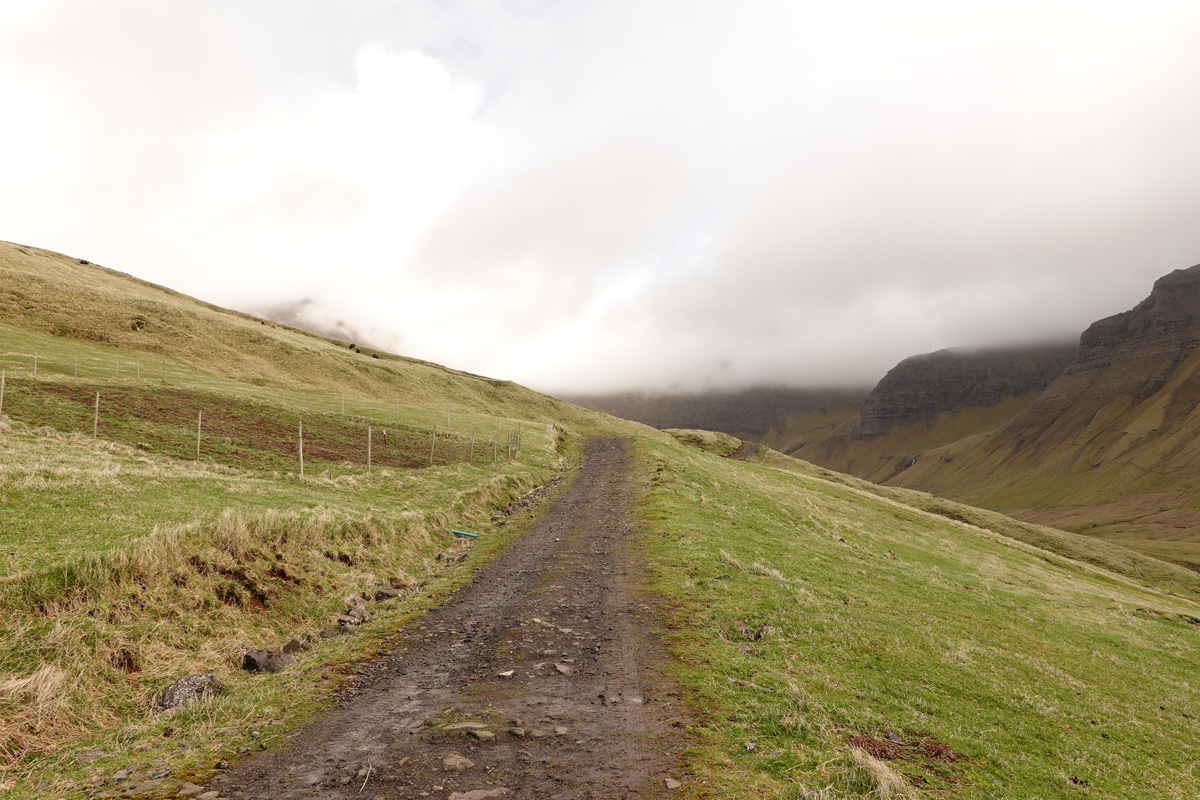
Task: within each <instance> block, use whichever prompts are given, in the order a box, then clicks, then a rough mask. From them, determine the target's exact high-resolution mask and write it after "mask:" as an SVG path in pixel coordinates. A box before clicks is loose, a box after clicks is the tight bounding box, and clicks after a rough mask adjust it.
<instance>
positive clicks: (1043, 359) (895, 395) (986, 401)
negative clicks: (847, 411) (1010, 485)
mask: <svg viewBox="0 0 1200 800" xmlns="http://www.w3.org/2000/svg"><path fill="white" fill-rule="evenodd" d="M1075 351H1076V347H1075V345H1073V344H1046V345H1039V346H1030V347H1014V348H1007V349H1003V350H1000V349H997V350H966V349H955V350H939V351H937V352H936V353H925V354H923V355H919V356H913V357H911V358H906V359H904V360H903V361H901V362H900V363H899V364H897V365H896V366H895V367H893V368H892V369H891V371H889V372H888V374H887V375H885V376H884V377H883V379H882V380H880V381H879V383H878V384H877V385H876V386H875V388H874V389H872V390H871V393H870V394H869V395H868V396H867V399H866V400H865V401H864V402H863V405H862V408H861V409H860V410H859V412H858V414H856V415H855V416H854V417H852V418H851V419H849V420H847V421H846V422H844V423H842V424H841V425H839V426H838V427H837V428H836V429H834V430H833V431H831V432H830V433H829V434H828V435H827V436H824V437H821V438H819V439H816V440H814V441H811V442H808V443H806V444H804V445H803V446H800V447H797V448H795V449H793V450H791V451H789V453H790V454H791V455H794V456H796V457H798V458H803V459H805V460H806V461H812V462H813V463H816V464H820V465H821V466H824V467H829V468H830V469H836V470H838V471H841V472H849V473H851V474H852V475H857V476H859V477H862V478H867V479H869V480H873V481H877V482H883V481H886V480H888V479H889V478H891V477H892V476H894V475H895V474H896V473H898V472H900V471H902V470H904V469H906V468H908V467H909V466H910V465H911V464H912V462H913V460H914V459H915V458H916V456H917V455H918V454H920V453H921V452H923V451H925V450H929V449H931V448H934V447H939V446H941V445H944V444H947V443H949V442H953V441H956V440H959V439H962V438H964V437H969V436H975V435H978V434H980V433H983V432H986V431H990V430H994V429H995V428H998V427H1000V426H1002V425H1004V424H1005V423H1007V422H1008V421H1009V420H1011V419H1012V418H1013V417H1015V416H1017V415H1018V414H1019V413H1021V412H1022V411H1024V410H1025V409H1026V408H1028V407H1029V406H1030V405H1031V404H1032V403H1033V402H1034V400H1036V399H1037V397H1038V396H1039V394H1040V393H1041V392H1042V390H1043V389H1045V388H1046V387H1047V386H1048V385H1049V384H1050V383H1051V382H1052V381H1053V380H1054V379H1055V378H1056V377H1058V375H1059V374H1061V373H1062V371H1063V369H1064V368H1065V367H1066V366H1067V365H1068V364H1069V363H1070V362H1071V360H1072V359H1073V358H1074V355H1075Z"/></svg>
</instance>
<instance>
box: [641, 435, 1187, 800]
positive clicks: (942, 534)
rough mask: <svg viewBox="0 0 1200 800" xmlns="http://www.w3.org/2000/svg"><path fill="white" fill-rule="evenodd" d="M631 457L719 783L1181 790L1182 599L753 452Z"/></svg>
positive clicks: (726, 791)
mask: <svg viewBox="0 0 1200 800" xmlns="http://www.w3.org/2000/svg"><path fill="white" fill-rule="evenodd" d="M641 468H642V470H643V474H644V476H646V477H647V478H648V480H649V486H648V488H647V489H646V492H645V500H646V502H645V505H643V506H642V519H643V522H644V524H645V525H646V526H647V529H648V533H647V540H646V550H647V552H648V554H649V555H650V557H651V559H652V561H653V563H654V566H655V572H656V579H655V582H654V588H655V589H656V590H657V591H658V592H660V593H661V594H662V595H664V596H665V597H667V598H668V600H669V602H670V603H671V604H672V607H673V609H674V610H673V612H672V614H671V623H672V633H671V637H670V640H671V643H672V646H673V649H674V652H675V653H676V654H677V656H678V657H679V658H678V666H677V672H678V674H679V675H680V677H681V679H682V681H683V683H684V684H685V686H686V687H687V688H688V690H689V691H690V692H691V693H692V695H693V704H694V706H695V707H696V708H697V709H702V711H700V712H699V720H698V730H699V732H700V733H701V734H702V737H701V742H702V743H701V744H700V745H699V746H698V747H697V748H695V749H694V751H693V752H692V755H691V757H692V764H693V768H694V769H695V770H696V771H697V772H698V773H699V774H700V775H702V776H703V777H704V779H706V780H707V781H708V785H709V786H712V787H716V786H720V787H722V788H721V789H720V790H719V792H718V793H717V795H716V796H721V797H738V798H740V797H814V796H828V797H865V796H871V797H906V796H936V797H1011V798H1071V797H1113V798H1118V797H1122V798H1123V797H1138V798H1159V797H1162V798H1185V797H1192V796H1194V792H1195V776H1194V774H1193V770H1194V765H1195V757H1196V754H1197V753H1200V719H1198V717H1200V715H1198V712H1200V685H1197V682H1196V669H1195V665H1196V663H1197V660H1198V659H1200V605H1198V604H1197V603H1196V602H1195V600H1194V597H1195V595H1194V594H1192V595H1191V597H1182V596H1171V595H1169V594H1167V593H1165V592H1163V591H1159V590H1156V589H1152V588H1149V587H1147V586H1143V585H1139V584H1138V583H1137V582H1135V581H1133V580H1130V579H1129V578H1127V577H1125V576H1122V575H1119V574H1117V573H1115V572H1112V571H1108V570H1102V569H1099V568H1096V567H1092V566H1090V565H1086V564H1082V563H1080V562H1078V561H1073V560H1070V559H1067V558H1063V557H1060V556H1057V555H1054V554H1051V553H1050V552H1048V551H1046V550H1041V549H1037V548H1034V547H1031V546H1029V545H1026V544H1024V543H1022V542H1019V541H1015V540H1014V539H1011V538H1009V537H1007V536H1004V535H1001V534H997V533H994V532H992V531H988V530H984V529H982V528H979V527H977V526H974V525H970V524H965V523H960V522H956V521H952V520H949V519H946V518H944V517H939V516H935V515H932V514H929V513H927V512H925V511H923V510H920V509H916V508H912V507H908V506H905V505H902V504H900V503H898V502H896V501H894V500H889V499H887V498H884V497H879V496H877V495H873V494H868V493H867V492H865V491H862V490H860V489H857V488H854V487H851V486H846V485H840V484H837V483H832V482H830V481H827V480H823V479H820V478H816V477H811V476H807V475H801V474H795V473H793V472H787V471H784V470H782V469H779V468H777V467H773V466H768V465H766V464H755V463H746V462H732V461H729V460H726V459H722V458H720V457H718V456H716V455H713V454H709V453H705V452H701V451H699V450H692V451H689V452H686V453H685V452H680V451H679V450H678V449H677V448H674V447H671V446H669V445H664V444H660V443H657V442H644V443H643V445H642V467H641ZM996 516H999V515H996ZM889 734H890V735H891V737H892V738H894V739H895V740H897V741H892V740H891V739H889ZM748 745H753V749H748ZM806 791H807V792H808V793H807V794H806V793H805V792H806Z"/></svg>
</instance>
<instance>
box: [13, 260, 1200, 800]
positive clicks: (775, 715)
mask: <svg viewBox="0 0 1200 800" xmlns="http://www.w3.org/2000/svg"><path fill="white" fill-rule="evenodd" d="M0 279H3V281H0V287H4V288H0V372H2V374H3V381H4V395H5V396H4V401H3V402H4V408H3V413H2V414H0V614H3V618H4V622H3V623H0V792H2V793H4V794H5V796H7V797H14V798H17V797H20V798H35V797H36V798H72V800H74V799H75V798H81V797H84V796H87V795H88V790H87V787H88V786H89V785H90V784H93V782H95V781H97V780H98V779H100V778H103V777H104V776H107V775H111V774H112V773H113V772H114V771H116V770H118V769H121V768H123V767H126V766H128V765H129V764H130V763H140V764H152V765H155V766H159V765H162V766H165V767H170V769H171V770H172V771H173V773H172V777H171V779H170V780H168V781H167V782H165V783H164V784H162V786H161V787H160V788H159V789H157V790H156V791H157V792H158V796H169V795H170V793H171V792H172V791H173V790H174V788H175V787H177V786H178V785H179V782H180V781H182V780H186V779H194V780H198V781H202V780H204V779H206V777H208V776H209V775H211V773H212V770H213V764H214V762H215V761H216V760H217V758H218V757H225V756H227V755H230V754H231V753H234V752H236V748H239V747H240V748H244V749H253V748H256V747H258V746H259V745H260V744H266V743H271V742H277V741H279V740H280V739H281V737H282V736H284V735H285V734H286V732H287V731H289V730H290V729H292V728H293V727H294V726H296V725H297V724H299V722H300V721H302V720H303V719H304V718H305V717H306V716H307V715H309V714H311V713H313V712H315V711H317V710H319V709H320V708H321V707H323V705H324V704H325V703H326V702H327V698H328V697H329V694H330V692H331V691H333V690H334V689H336V688H337V686H338V685H339V682H340V681H341V680H342V679H343V676H344V675H345V674H346V673H347V672H352V671H353V670H354V669H355V660H356V659H361V658H365V657H369V656H371V655H372V654H373V653H374V652H375V651H376V650H377V649H379V648H380V647H382V646H384V645H385V643H386V641H387V637H388V635H389V634H388V631H389V630H391V629H394V627H395V626H396V625H398V624H400V623H402V622H403V621H405V620H408V619H411V618H413V617H414V616H416V615H419V614H420V613H422V612H423V610H425V609H427V608H429V607H430V606H431V605H433V604H435V603H437V602H438V600H439V598H440V597H442V596H444V594H445V593H446V592H448V591H450V590H452V589H453V587H454V586H455V585H457V584H459V583H461V582H462V581H465V580H467V579H468V578H469V575H470V571H471V568H472V567H473V565H475V564H478V563H480V561H482V560H483V559H484V558H486V557H487V555H488V554H489V553H492V552H495V551H496V550H497V549H498V548H500V547H502V546H503V545H504V543H505V542H506V541H507V540H508V539H509V538H510V537H512V536H513V535H516V534H517V533H518V532H519V530H520V527H521V524H523V522H522V521H520V520H516V519H515V518H506V519H512V520H513V522H512V524H509V525H505V526H499V525H497V524H495V522H494V520H493V511H494V510H495V509H497V508H500V507H503V506H505V505H506V504H508V503H509V502H510V501H512V500H513V499H514V498H516V497H518V496H520V495H522V494H523V493H525V492H527V491H529V490H530V489H532V488H533V487H535V486H537V485H539V484H541V483H544V482H545V481H547V480H549V479H550V478H552V477H553V476H554V475H556V474H559V473H561V472H564V471H569V470H570V468H571V466H572V464H574V463H576V462H577V461H578V459H579V457H580V453H581V452H582V442H583V439H584V438H585V437H586V436H588V435H599V434H603V435H622V436H626V437H629V438H630V439H631V440H632V442H633V448H634V450H635V453H636V454H637V466H636V472H635V475H634V476H633V477H634V485H635V487H637V491H638V492H639V494H640V498H639V503H638V506H637V514H638V517H639V519H640V521H641V524H642V526H643V533H642V537H641V542H640V546H641V548H642V550H643V552H644V554H645V557H646V559H647V561H648V563H649V566H650V585H649V586H647V587H645V589H646V590H647V591H649V592H651V593H653V594H654V595H655V596H656V597H657V599H658V600H660V601H661V604H660V613H659V616H658V621H659V622H660V623H661V627H662V629H663V630H664V631H665V637H666V640H667V644H668V646H669V648H670V650H671V652H672V653H673V654H674V656H675V658H674V660H673V662H672V664H671V666H670V669H671V671H672V672H673V673H674V674H675V676H676V677H677V678H678V680H679V681H680V683H681V684H682V686H683V688H684V691H685V695H686V699H687V701H688V707H689V710H688V712H687V714H686V715H685V717H686V721H687V725H688V726H689V727H690V728H691V731H692V733H693V734H694V741H695V743H696V744H695V746H694V747H693V748H692V749H691V750H689V751H688V753H687V756H686V757H687V763H686V766H687V773H688V780H687V782H686V783H685V786H684V788H683V789H682V790H681V792H680V796H690V797H713V798H751V797H780V798H861V799H862V800H867V798H904V797H913V798H917V797H926V798H1014V799H1016V798H1084V797H1087V798H1128V797H1137V798H1191V797H1193V796H1195V786H1196V776H1195V775H1194V763H1195V760H1196V754H1197V753H1200V724H1198V722H1197V719H1198V717H1200V687H1198V686H1197V682H1196V678H1195V675H1196V670H1195V664H1196V663H1197V662H1198V661H1200V603H1198V601H1200V575H1197V573H1195V572H1193V571H1190V570H1186V569H1184V568H1182V567H1179V566H1175V565H1172V564H1167V563H1164V562H1161V561H1158V560H1156V559H1154V558H1150V557H1148V556H1145V555H1141V554H1138V553H1134V552H1132V551H1129V550H1126V549H1124V548H1121V547H1117V546H1115V545H1111V544H1105V543H1102V542H1096V541H1094V540H1090V539H1088V538H1086V537H1081V536H1077V535H1074V534H1070V533H1064V532H1062V531H1058V530H1054V529H1052V528H1046V527H1041V526H1038V525H1032V524H1028V523H1020V522H1016V521H1014V520H1011V519H1008V518H1007V517H1004V516H1002V515H999V514H996V513H993V512H988V511H982V510H980V509H975V508H971V507H969V506H964V505H961V504H957V503H953V502H950V501H946V500H943V499H941V498H938V497H934V496H932V495H929V494H925V493H921V492H914V491H909V490H905V489H897V488H891V487H881V486H876V485H874V484H869V483H867V482H865V481H861V480H857V479H854V478H850V477H848V476H844V475H839V474H837V473H833V472H830V471H828V470H824V469H820V468H817V467H814V466H812V465H810V464H806V463H805V462H801V461H797V460H794V459H791V458H787V457H785V456H782V455H780V454H779V453H776V452H774V451H771V450H768V449H766V448H761V449H759V450H757V451H754V452H751V451H750V449H749V448H743V447H742V443H741V442H738V441H737V440H735V439H732V438H731V437H728V436H723V435H720V434H711V433H704V432H676V435H677V436H678V437H679V440H678V441H677V440H676V439H674V438H671V437H670V436H668V435H666V434H663V433H660V432H657V431H652V430H650V429H648V428H645V427H643V426H640V425H635V424H633V423H626V422H622V421H620V420H615V419H613V418H612V417H609V416H607V415H603V414H598V413H594V412H588V411H585V410H583V409H579V408H575V407H572V406H569V405H566V404H564V403H561V402H559V401H556V400H554V399H552V398H549V397H546V396H545V395H541V394H538V393H536V392H532V391H529V390H527V389H524V388H522V387H520V386H516V385H515V384H512V383H510V382H506V381H496V380H492V379H488V378H481V377H478V376H472V375H468V374H466V373H462V372H456V371H454V370H448V369H445V368H442V367H438V366H437V365H432V364H427V363H425V362H420V361H415V360H412V359H405V358H402V357H399V356H394V355H391V354H377V353H372V352H370V351H366V350H364V351H363V352H357V350H358V349H361V348H356V349H351V348H349V347H348V346H347V343H344V342H337V341H335V340H330V339H325V338H323V337H318V336H313V335H310V334H305V333H303V332H300V331H296V330H293V329H288V328H285V327H276V326H271V325H268V324H266V323H265V322H264V321H262V320H257V319H255V318H252V317H249V316H247V315H244V314H238V313H236V312H229V311H226V310H223V309H217V308H214V307H212V306H208V305H206V304H203V303H199V302H197V301H195V300H192V299H191V298H186V297H184V296H182V295H178V294H176V293H173V292H170V291H169V290H165V289H162V288H161V287H154V286H151V285H149V284H144V283H142V282H140V281H136V280H135V279H132V278H129V277H128V276H122V275H120V274H119V273H113V272H110V271H102V270H98V269H97V268H95V267H94V266H91V265H81V264H79V263H78V262H75V261H74V260H72V259H68V258H66V257H64V256H58V255H56V254H47V253H44V251H37V250H35V249H33V248H20V247H16V246H11V245H3V244H0ZM16 287H19V288H16ZM131 320H132V322H134V323H139V322H140V323H141V325H142V327H138V326H137V325H136V324H131ZM35 355H36V374H35V364H34V361H35ZM373 355H379V356H380V357H379V358H373V357H372V356H373ZM77 361H78V367H76V363H77ZM110 365H111V372H110ZM139 369H140V374H139ZM97 393H99V395H100V398H101V402H100V405H99V411H98V412H97V407H96V404H95V396H96V394H97ZM198 423H199V424H200V427H201V435H200V439H199V444H200V448H199V453H197V451H196V438H195V435H196V425H197V424H198ZM301 423H303V425H304V430H305V431H306V433H305V436H306V464H305V471H304V474H303V475H301V474H300V469H299V433H300V425H301ZM435 426H436V428H437V434H436V437H435V433H434V428H435ZM385 429H386V430H387V432H388V433H387V437H386V438H384V436H383V433H382V431H383V430H385ZM93 432H94V433H95V435H93ZM293 436H294V437H295V438H293ZM376 436H378V437H379V438H375V437H376ZM368 437H371V438H370V442H371V460H370V463H369V464H368V460H367V442H368ZM472 440H474V446H472V444H471V442H472ZM439 448H440V449H439ZM429 450H432V451H433V452H432V458H430V452H429ZM723 456H724V457H723ZM731 456H736V457H746V460H744V461H743V460H737V458H735V457H731ZM431 462H432V463H431ZM452 527H453V528H458V529H465V530H471V531H475V532H478V533H480V534H481V538H480V539H478V540H474V541H473V543H471V544H467V543H466V542H465V541H464V540H462V539H459V538H457V537H454V536H453V535H451V534H450V533H449V532H448V531H447V530H446V529H447V528H452ZM466 549H469V550H470V553H471V554H470V556H469V557H468V558H467V560H466V561H465V562H463V563H449V562H447V561H446V560H443V559H439V558H438V556H439V555H441V554H443V553H446V552H447V551H453V552H454V553H458V552H460V551H463V550H466ZM385 583H387V584H391V585H394V586H398V587H403V590H404V593H405V595H406V597H405V599H403V600H402V601H397V602H394V603H391V604H386V603H381V604H378V605H376V606H374V607H375V608H376V609H377V610H378V612H379V615H380V619H381V620H382V624H380V625H374V626H368V628H367V630H365V631H362V632H360V633H358V634H355V635H353V636H336V637H333V638H328V639H321V638H318V636H317V634H318V632H319V631H321V630H323V629H325V630H328V629H329V628H330V626H331V625H333V624H334V622H333V621H334V620H335V619H336V614H337V613H338V612H339V611H341V610H342V609H344V598H345V597H346V596H347V595H348V594H350V593H352V592H373V591H374V590H375V588H377V587H379V586H380V585H382V584H385ZM293 636H295V637H299V638H302V639H309V640H312V641H313V643H314V646H313V647H312V648H311V649H310V650H307V651H304V652H301V653H299V654H298V655H297V657H296V663H295V665H294V667H292V668H289V669H288V670H285V671H284V672H282V673H279V674H277V675H273V676H271V677H270V678H269V679H264V678H263V676H255V675H250V674H248V673H244V672H242V671H241V670H240V669H239V659H240V657H241V654H242V653H244V652H245V651H246V650H247V649H249V648H253V647H264V646H267V647H270V646H278V645H280V644H281V643H282V642H285V641H287V640H288V639H290V638H292V637H293ZM193 672H214V673H216V674H218V675H219V676H220V677H221V678H222V680H224V681H225V682H226V683H227V685H228V686H229V692H228V693H227V694H226V695H224V696H222V697H219V698H216V699H213V700H211V701H206V702H203V703H197V704H194V705H192V706H188V707H187V708H186V709H184V710H182V711H180V712H170V713H163V712H159V711H155V710H154V709H153V708H152V702H153V698H154V696H155V694H156V693H157V692H158V691H159V690H160V689H161V688H163V687H164V686H165V685H167V684H168V683H170V682H171V681H172V680H174V679H175V678H177V677H179V676H181V675H185V674H189V673H193ZM93 794H94V793H93ZM152 794H153V793H152Z"/></svg>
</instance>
